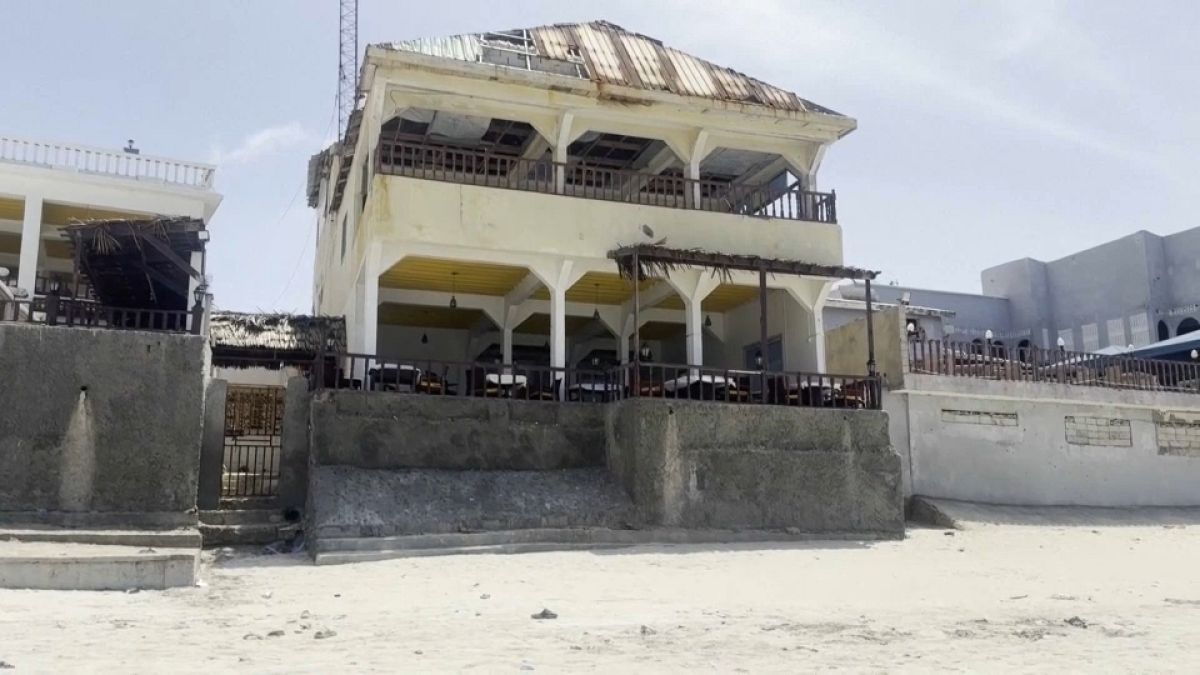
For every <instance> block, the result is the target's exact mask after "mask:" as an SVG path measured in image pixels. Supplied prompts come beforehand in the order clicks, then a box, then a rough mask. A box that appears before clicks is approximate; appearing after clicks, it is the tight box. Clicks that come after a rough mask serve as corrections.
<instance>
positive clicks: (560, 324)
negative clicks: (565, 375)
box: [550, 286, 567, 368]
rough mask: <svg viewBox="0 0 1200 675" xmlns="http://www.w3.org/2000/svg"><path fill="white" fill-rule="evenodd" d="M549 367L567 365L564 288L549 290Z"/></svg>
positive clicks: (565, 298) (565, 297)
mask: <svg viewBox="0 0 1200 675" xmlns="http://www.w3.org/2000/svg"><path fill="white" fill-rule="evenodd" d="M550 365H551V366H554V367H555V368H563V367H566V365H567V289H566V287H564V286H555V287H553V288H551V289H550Z"/></svg>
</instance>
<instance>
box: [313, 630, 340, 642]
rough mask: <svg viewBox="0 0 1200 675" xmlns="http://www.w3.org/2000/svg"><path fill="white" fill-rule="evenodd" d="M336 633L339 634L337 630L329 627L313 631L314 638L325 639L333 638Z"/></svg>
mask: <svg viewBox="0 0 1200 675" xmlns="http://www.w3.org/2000/svg"><path fill="white" fill-rule="evenodd" d="M335 635H337V631H333V630H329V629H328V628H326V629H324V630H319V631H317V632H315V633H313V639H314V640H324V639H325V638H331V637H333V636H335Z"/></svg>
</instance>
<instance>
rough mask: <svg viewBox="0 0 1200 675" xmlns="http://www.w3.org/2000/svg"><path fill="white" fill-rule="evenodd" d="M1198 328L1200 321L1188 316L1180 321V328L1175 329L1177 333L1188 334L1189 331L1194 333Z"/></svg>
mask: <svg viewBox="0 0 1200 675" xmlns="http://www.w3.org/2000/svg"><path fill="white" fill-rule="evenodd" d="M1198 330H1200V321H1197V320H1195V319H1193V318H1191V317H1188V318H1186V319H1184V320H1183V321H1180V322H1179V330H1177V331H1175V335H1177V336H1178V335H1187V334H1188V333H1194V332H1196V331H1198Z"/></svg>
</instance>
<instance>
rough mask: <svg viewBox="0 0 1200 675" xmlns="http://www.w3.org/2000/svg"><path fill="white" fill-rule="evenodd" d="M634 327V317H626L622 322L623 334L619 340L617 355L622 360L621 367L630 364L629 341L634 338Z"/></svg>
mask: <svg viewBox="0 0 1200 675" xmlns="http://www.w3.org/2000/svg"><path fill="white" fill-rule="evenodd" d="M632 325H633V316H632V315H631V316H627V317H625V320H624V321H622V322H621V334H620V336H618V338H617V350H618V354H617V355H618V356H619V357H620V358H621V365H625V364H627V363H629V340H630V338H631V337H632V336H631V335H630V329H631V327H632Z"/></svg>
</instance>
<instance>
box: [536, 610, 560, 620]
mask: <svg viewBox="0 0 1200 675" xmlns="http://www.w3.org/2000/svg"><path fill="white" fill-rule="evenodd" d="M530 618H532V619H540V620H545V619H557V618H558V615H557V614H555V613H554V612H551V611H550V610H548V609H543V610H542V611H540V612H538V613H537V614H531V615H530Z"/></svg>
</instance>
